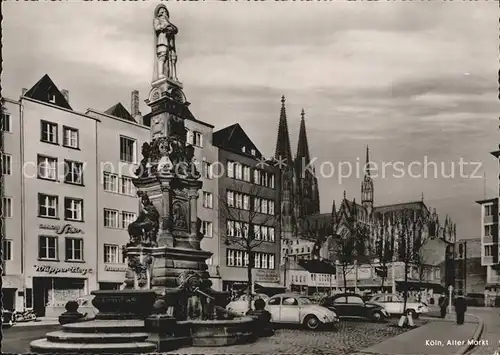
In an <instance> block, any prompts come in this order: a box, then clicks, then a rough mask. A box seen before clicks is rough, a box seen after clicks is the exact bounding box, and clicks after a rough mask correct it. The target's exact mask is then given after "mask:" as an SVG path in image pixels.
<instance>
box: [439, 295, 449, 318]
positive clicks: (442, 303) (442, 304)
mask: <svg viewBox="0 0 500 355" xmlns="http://www.w3.org/2000/svg"><path fill="white" fill-rule="evenodd" d="M438 304H439V310H440V312H441V318H444V317H446V308H447V307H448V297H446V296H445V295H442V296H441V297H439V300H438Z"/></svg>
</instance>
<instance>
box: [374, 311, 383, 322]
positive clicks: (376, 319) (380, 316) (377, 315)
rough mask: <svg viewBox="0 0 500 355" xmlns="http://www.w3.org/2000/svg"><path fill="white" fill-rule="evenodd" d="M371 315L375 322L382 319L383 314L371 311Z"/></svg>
mask: <svg viewBox="0 0 500 355" xmlns="http://www.w3.org/2000/svg"><path fill="white" fill-rule="evenodd" d="M372 317H373V320H374V321H375V322H381V321H382V320H384V315H383V314H382V312H379V311H375V312H373V314H372Z"/></svg>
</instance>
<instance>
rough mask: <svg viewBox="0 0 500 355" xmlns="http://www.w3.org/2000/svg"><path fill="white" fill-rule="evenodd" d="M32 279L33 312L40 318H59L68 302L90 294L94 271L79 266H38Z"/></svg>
mask: <svg viewBox="0 0 500 355" xmlns="http://www.w3.org/2000/svg"><path fill="white" fill-rule="evenodd" d="M33 267H34V269H35V273H34V274H35V276H33V277H32V285H31V289H32V301H33V302H32V304H33V310H34V311H35V313H36V314H37V316H39V317H44V316H45V317H58V316H59V315H61V313H62V312H64V311H65V309H64V307H65V305H66V303H67V302H68V301H71V300H77V299H78V298H79V297H82V296H85V295H87V294H89V292H90V290H89V278H90V277H91V276H92V274H93V272H94V270H93V269H90V268H86V267H82V266H79V265H67V266H52V265H50V264H36V265H34V266H33Z"/></svg>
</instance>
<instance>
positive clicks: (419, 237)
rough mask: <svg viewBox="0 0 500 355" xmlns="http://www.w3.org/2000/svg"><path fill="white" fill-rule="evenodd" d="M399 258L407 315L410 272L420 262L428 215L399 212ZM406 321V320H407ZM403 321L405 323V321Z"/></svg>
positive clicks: (404, 305) (405, 211)
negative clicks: (402, 266) (402, 268)
mask: <svg viewBox="0 0 500 355" xmlns="http://www.w3.org/2000/svg"><path fill="white" fill-rule="evenodd" d="M398 214H399V218H398V221H397V229H398V239H397V243H398V248H397V249H398V250H397V251H398V259H399V260H400V261H402V262H403V264H404V272H405V276H404V283H405V287H404V292H403V299H404V304H403V317H405V316H406V304H407V301H408V273H409V271H410V270H411V268H412V266H413V265H415V264H416V263H417V262H418V258H419V255H420V253H421V251H422V246H423V245H424V244H425V239H426V235H425V234H424V233H423V232H424V226H425V224H426V223H427V222H426V221H427V217H426V216H421V215H417V212H416V211H414V210H408V209H404V210H402V211H401V212H399V213H398ZM405 322H406V321H405ZM405 322H403V324H404V323H405Z"/></svg>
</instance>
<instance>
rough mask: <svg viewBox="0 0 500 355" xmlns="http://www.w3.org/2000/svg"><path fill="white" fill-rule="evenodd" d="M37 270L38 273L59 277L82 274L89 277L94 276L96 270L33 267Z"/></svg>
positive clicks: (49, 266) (45, 266)
mask: <svg viewBox="0 0 500 355" xmlns="http://www.w3.org/2000/svg"><path fill="white" fill-rule="evenodd" d="M33 267H34V268H35V271H36V272H44V273H47V274H51V275H57V274H60V273H62V274H65V273H68V274H81V275H84V276H85V275H87V274H92V273H93V272H94V270H92V269H87V268H81V267H79V266H68V267H55V266H51V265H33Z"/></svg>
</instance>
